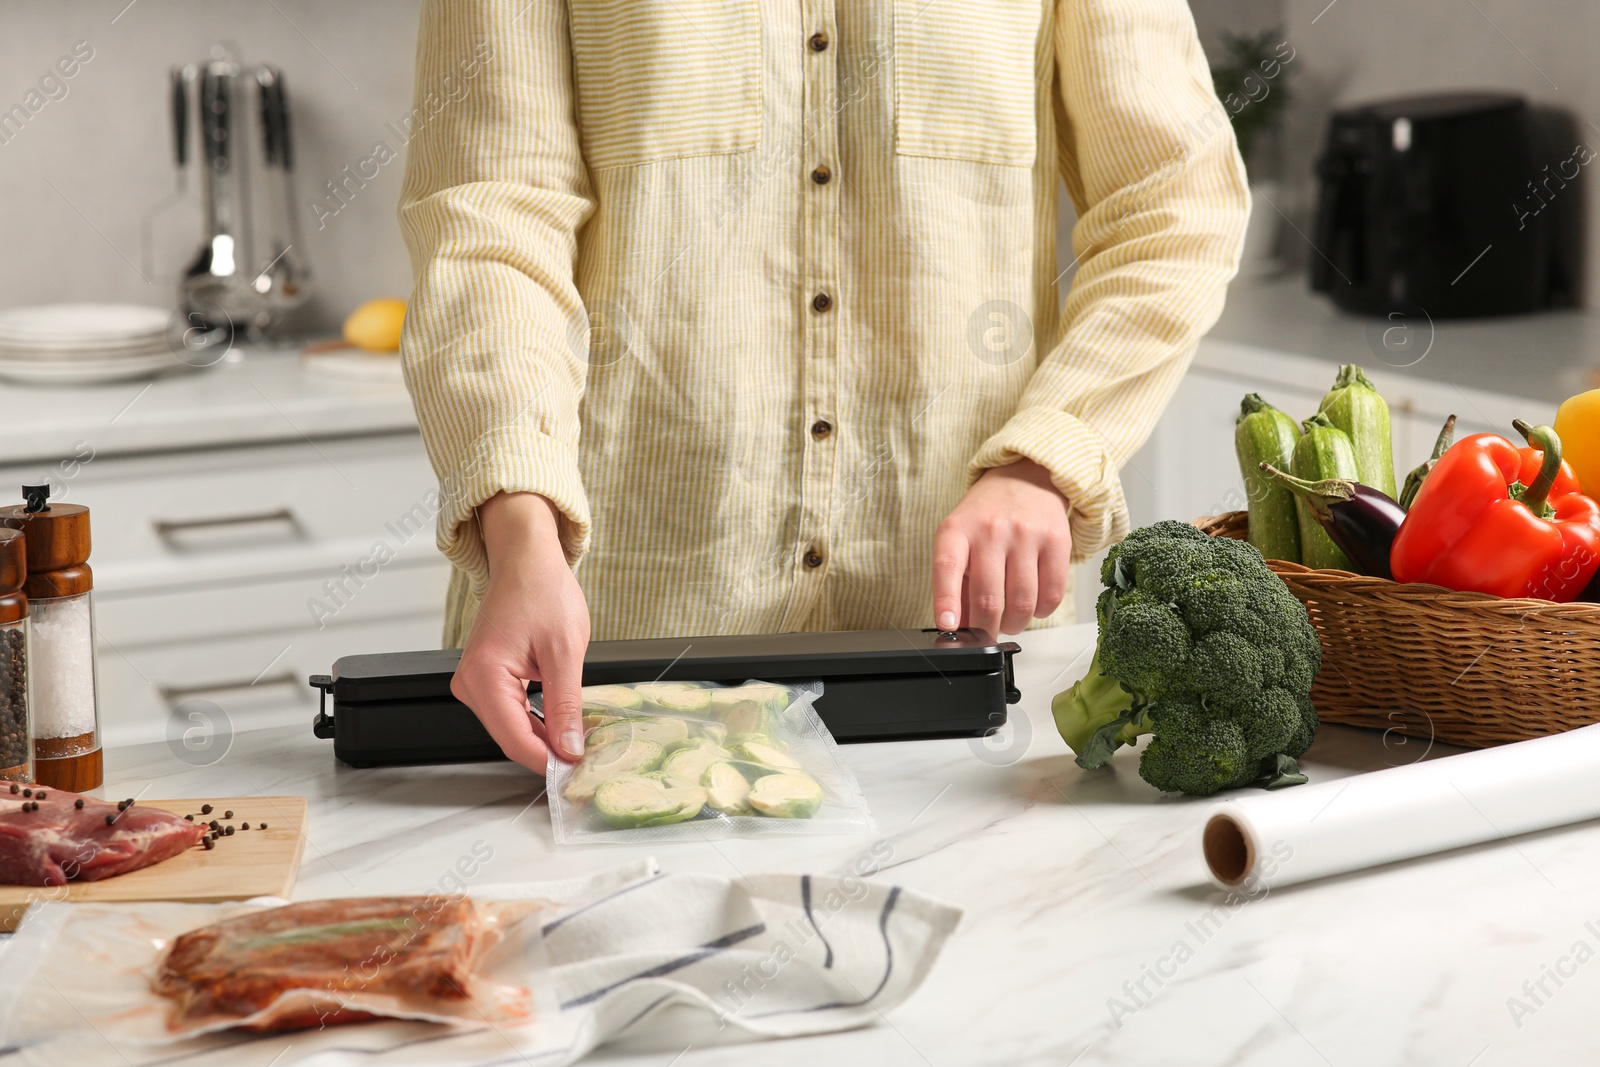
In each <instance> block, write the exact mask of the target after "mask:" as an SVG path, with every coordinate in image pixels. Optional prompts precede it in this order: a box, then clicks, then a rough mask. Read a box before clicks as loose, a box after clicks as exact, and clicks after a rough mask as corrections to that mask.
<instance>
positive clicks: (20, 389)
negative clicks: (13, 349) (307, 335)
mask: <svg viewBox="0 0 1600 1067" xmlns="http://www.w3.org/2000/svg"><path fill="white" fill-rule="evenodd" d="M396 370H398V368H396ZM0 411H4V412H5V413H6V417H5V419H4V420H0V464H11V463H28V462H36V461H52V462H53V461H57V460H62V459H63V458H65V457H71V456H77V457H78V458H79V459H80V460H81V459H82V458H83V457H84V455H85V454H86V448H87V449H92V453H93V455H94V456H96V457H100V456H108V455H116V454H122V453H138V452H160V451H169V450H174V449H192V448H205V449H211V448H218V447H226V446H230V445H244V444H262V443H268V442H276V441H301V440H304V439H306V438H312V437H317V438H322V437H341V436H351V435H357V434H378V433H415V432H416V428H417V421H416V416H415V414H414V413H413V411H412V408H411V397H410V394H408V393H407V392H406V389H405V386H404V384H402V382H401V380H400V376H399V374H398V373H395V374H392V375H390V376H388V377H387V379H386V378H385V377H384V376H376V378H375V380H372V381H346V380H340V379H337V378H333V377H330V376H327V375H324V374H321V373H318V372H317V371H315V370H310V369H308V368H307V367H306V361H305V360H303V359H302V358H301V357H300V354H299V348H298V347H294V348H284V347H271V346H260V345H256V346H242V347H240V348H239V349H237V350H235V351H233V352H231V353H229V355H228V356H227V357H226V358H225V359H223V360H222V361H221V362H219V363H217V364H216V365H215V366H211V367H205V368H200V369H196V370H188V369H184V370H181V371H178V372H174V373H169V374H165V375H162V376H160V377H158V378H155V379H152V380H150V381H136V382H113V383H109V384H105V385H75V386H45V385H21V384H17V383H15V382H8V381H3V380H0Z"/></svg>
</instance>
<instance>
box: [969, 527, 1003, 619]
mask: <svg viewBox="0 0 1600 1067" xmlns="http://www.w3.org/2000/svg"><path fill="white" fill-rule="evenodd" d="M1005 604H1006V550H1005V546H1004V545H1000V544H995V543H994V542H992V541H990V542H983V543H980V544H976V545H973V546H972V549H971V552H970V554H969V555H968V557H967V625H969V626H971V627H972V628H973V629H974V630H983V631H984V632H986V633H987V634H989V635H990V636H991V637H992V636H994V635H996V634H998V633H999V632H1000V615H1001V612H1002V611H1004V610H1005Z"/></svg>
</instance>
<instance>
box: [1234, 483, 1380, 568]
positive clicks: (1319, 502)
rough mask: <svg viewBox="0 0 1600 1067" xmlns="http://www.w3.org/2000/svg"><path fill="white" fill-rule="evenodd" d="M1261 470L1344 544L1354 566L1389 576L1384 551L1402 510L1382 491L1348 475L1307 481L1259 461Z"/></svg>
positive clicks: (1346, 553) (1337, 543)
mask: <svg viewBox="0 0 1600 1067" xmlns="http://www.w3.org/2000/svg"><path fill="white" fill-rule="evenodd" d="M1261 470H1262V472H1263V473H1265V474H1266V475H1267V476H1268V477H1269V478H1272V479H1274V480H1275V481H1277V482H1279V483H1280V484H1282V485H1283V486H1284V487H1286V488H1287V489H1288V490H1289V491H1290V492H1291V493H1293V494H1294V495H1295V496H1297V497H1299V498H1300V499H1301V500H1303V501H1305V504H1306V509H1307V510H1308V511H1309V512H1310V513H1311V517H1312V518H1314V519H1316V520H1317V522H1318V523H1320V524H1321V526H1322V528H1323V529H1324V530H1326V531H1328V536H1329V537H1330V538H1332V539H1333V543H1334V544H1336V545H1338V546H1339V547H1340V548H1342V549H1344V554H1345V555H1347V556H1349V557H1350V562H1351V563H1352V564H1354V565H1355V568H1356V570H1357V571H1359V572H1360V573H1362V574H1365V575H1368V576H1370V577H1373V578H1388V579H1390V580H1393V579H1394V573H1393V572H1392V571H1391V570H1390V569H1389V550H1390V549H1391V548H1392V547H1393V546H1394V537H1395V534H1397V533H1399V532H1400V524H1401V523H1402V522H1404V521H1405V519H1406V509H1405V508H1403V507H1401V506H1400V504H1399V502H1397V501H1396V500H1395V499H1394V498H1393V497H1391V496H1390V495H1389V494H1388V493H1385V492H1382V491H1381V490H1378V489H1374V488H1372V486H1370V485H1362V484H1361V483H1360V482H1357V481H1354V480H1352V479H1350V478H1324V479H1322V480H1321V481H1316V482H1311V481H1307V480H1306V479H1304V478H1296V477H1295V476H1294V475H1292V474H1285V473H1284V472H1283V471H1281V470H1279V469H1278V468H1276V467H1274V466H1272V464H1270V463H1263V464H1262V465H1261Z"/></svg>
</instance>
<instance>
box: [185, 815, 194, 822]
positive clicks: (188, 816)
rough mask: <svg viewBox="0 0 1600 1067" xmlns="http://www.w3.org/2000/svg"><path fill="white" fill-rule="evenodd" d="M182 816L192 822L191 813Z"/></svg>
mask: <svg viewBox="0 0 1600 1067" xmlns="http://www.w3.org/2000/svg"><path fill="white" fill-rule="evenodd" d="M184 818H185V819H188V820H189V821H190V822H194V816H193V815H185V816H184Z"/></svg>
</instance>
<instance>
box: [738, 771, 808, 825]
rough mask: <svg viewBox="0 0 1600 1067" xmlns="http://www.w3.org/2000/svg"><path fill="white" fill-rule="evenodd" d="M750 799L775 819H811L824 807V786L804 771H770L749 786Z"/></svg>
mask: <svg viewBox="0 0 1600 1067" xmlns="http://www.w3.org/2000/svg"><path fill="white" fill-rule="evenodd" d="M749 801H750V806H751V807H752V808H754V809H756V811H758V812H760V813H761V814H762V815H770V816H772V817H773V818H774V819H809V818H811V816H813V815H815V814H816V813H817V809H819V808H821V807H822V787H821V786H820V785H818V784H817V783H816V782H815V781H813V780H812V779H810V778H807V777H806V776H805V775H803V774H788V773H784V774H769V775H766V776H765V777H763V778H757V779H756V781H755V784H754V785H752V786H751V787H750V796H749Z"/></svg>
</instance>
